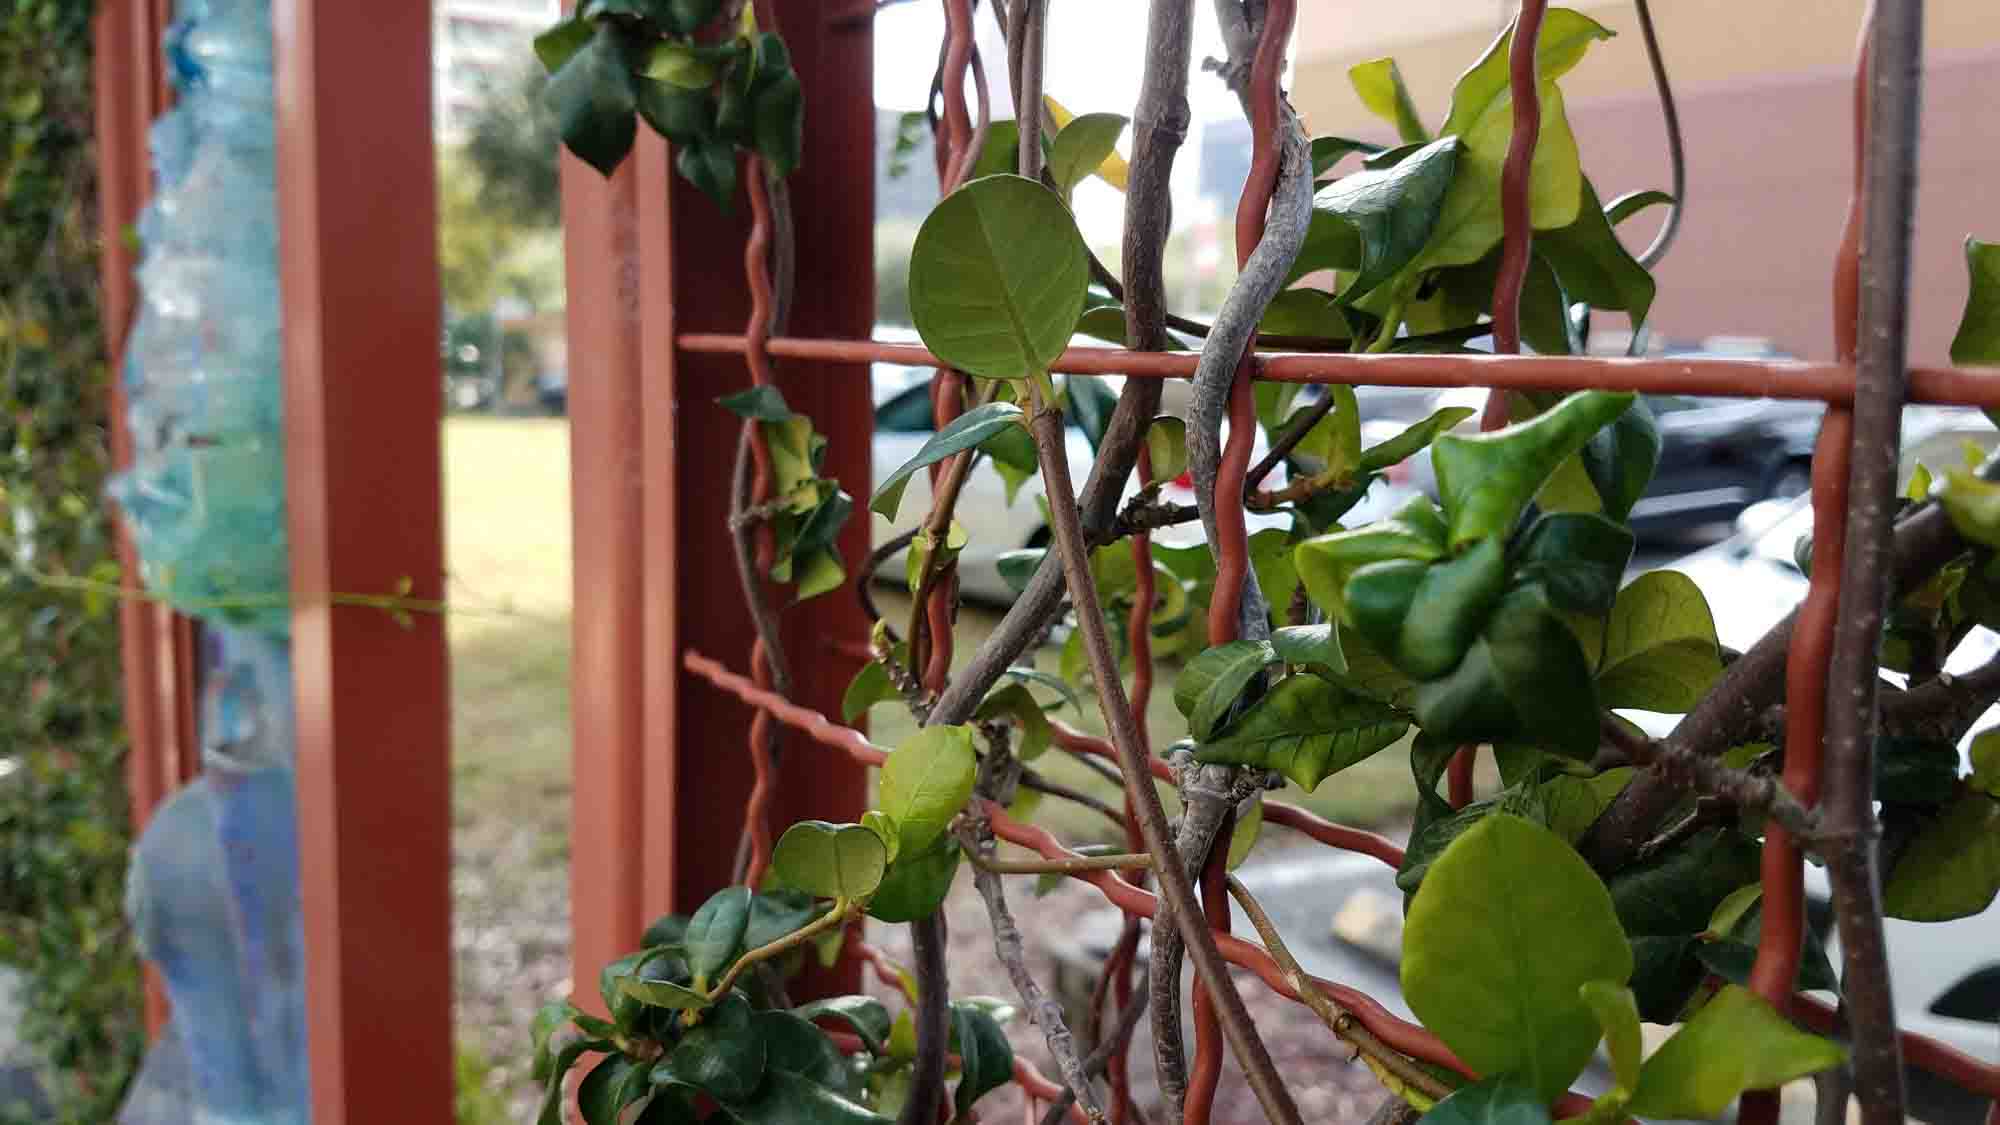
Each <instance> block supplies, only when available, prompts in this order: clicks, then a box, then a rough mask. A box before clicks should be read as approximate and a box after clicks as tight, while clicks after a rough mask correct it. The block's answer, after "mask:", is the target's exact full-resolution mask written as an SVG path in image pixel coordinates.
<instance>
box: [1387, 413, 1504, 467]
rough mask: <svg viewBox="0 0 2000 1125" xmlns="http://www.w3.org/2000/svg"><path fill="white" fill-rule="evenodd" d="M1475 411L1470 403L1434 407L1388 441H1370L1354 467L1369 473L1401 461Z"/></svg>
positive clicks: (1453, 427)
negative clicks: (1429, 412)
mask: <svg viewBox="0 0 2000 1125" xmlns="http://www.w3.org/2000/svg"><path fill="white" fill-rule="evenodd" d="M1476 413H1478V411H1476V410H1474V409H1472V408H1471V407H1469V406H1447V407H1445V408H1444V409H1443V410H1439V411H1436V412H1434V413H1432V414H1431V416H1430V417H1428V418H1426V419H1424V420H1423V421H1421V422H1418V423H1416V424H1414V425H1412V426H1410V427H1409V428H1407V429H1405V430H1404V431H1403V432H1402V433H1400V434H1397V435H1396V436H1395V437H1392V438H1390V439H1389V440H1388V441H1385V442H1382V443H1380V444H1378V445H1371V446H1369V447H1368V448H1367V449H1365V450H1363V451H1362V453H1361V462H1360V464H1359V465H1358V466H1357V468H1359V469H1360V470H1361V471H1362V472H1364V473H1372V472H1377V471H1379V470H1382V469H1386V468H1388V467H1389V466H1391V465H1398V464H1401V463H1402V462H1403V461H1405V460H1407V459H1409V458H1410V457H1411V456H1412V455H1413V454H1415V453H1417V452H1418V451H1419V450H1421V449H1423V448H1424V447H1425V446H1427V445H1429V444H1430V443H1431V442H1433V441H1435V440H1437V436H1438V435H1439V434H1442V433H1446V432H1448V431H1450V430H1452V429H1455V428H1456V427H1457V426H1458V424H1459V423H1460V422H1463V421H1465V420H1466V419H1467V418H1470V417H1472V416H1473V415H1474V414H1476Z"/></svg>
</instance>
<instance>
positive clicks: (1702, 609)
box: [1597, 570, 1722, 712]
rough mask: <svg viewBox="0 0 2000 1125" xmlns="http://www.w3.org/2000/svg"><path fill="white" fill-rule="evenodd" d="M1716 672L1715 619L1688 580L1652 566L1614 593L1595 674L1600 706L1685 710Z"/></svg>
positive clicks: (1719, 661) (1718, 667) (1718, 659)
mask: <svg viewBox="0 0 2000 1125" xmlns="http://www.w3.org/2000/svg"><path fill="white" fill-rule="evenodd" d="M1721 674H1722V650H1721V647H1720V645H1719V644H1718V643H1717V641H1716V639H1715V619H1714V617H1713V616H1712V615H1711V614H1710V613H1709V609H1708V599H1706V598H1704V597H1702V593H1701V588H1700V587H1698V586H1696V585H1695V584H1694V580H1693V579H1691V578H1689V577H1688V576H1687V575H1685V574H1682V573H1680V572H1678V571H1672V570H1655V571H1652V572H1650V573H1647V574H1642V575H1640V576H1639V577H1638V578H1636V579H1634V580H1633V582H1632V584H1631V585H1629V586H1627V587H1625V588H1624V589H1623V590H1620V591H1619V592H1618V600H1617V601H1616V602H1615V603H1614V604H1613V605H1612V607H1611V616H1610V617H1609V619H1607V620H1606V622H1605V627H1604V659H1603V661H1602V663H1601V664H1600V665H1599V668H1598V673H1597V694H1598V699H1599V701H1600V702H1602V703H1603V705H1604V706H1606V707H1637V708H1641V709H1643V710H1647V711H1668V712H1683V711H1686V710H1688V709H1689V708H1691V707H1693V706H1694V705H1695V704H1696V703H1698V702H1700V700H1701V697H1702V696H1703V695H1704V694H1705V693H1707V691H1708V688H1709V686H1710V685H1711V684H1713V683H1714V682H1715V679H1716V677H1717V676H1719V675H1721Z"/></svg>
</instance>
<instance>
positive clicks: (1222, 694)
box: [1174, 641, 1278, 742]
mask: <svg viewBox="0 0 2000 1125" xmlns="http://www.w3.org/2000/svg"><path fill="white" fill-rule="evenodd" d="M1277 659H1278V654H1277V653H1276V652H1275V651H1273V650H1272V648H1271V644H1270V642H1268V641H1231V642H1230V643H1228V644H1226V645H1218V646H1216V647H1215V648H1211V649H1209V650H1207V651H1206V652H1203V653H1202V654H1201V655H1200V656H1197V657H1195V658H1194V659H1193V660H1191V661H1189V662H1188V666H1187V667H1186V668H1184V669H1182V670H1181V674H1180V676H1179V677H1178V678H1177V679H1175V680H1174V706H1175V707H1177V708H1179V709H1180V713H1181V715H1182V716H1183V717H1185V718H1186V719H1187V721H1188V736H1189V737H1191V738H1193V739H1194V740H1195V741H1196V742H1206V741H1208V740H1209V739H1210V738H1211V737H1213V736H1214V734H1215V733H1216V730H1217V728H1218V727H1220V726H1221V725H1222V723H1223V721H1224V720H1225V719H1227V718H1228V717H1229V713H1230V711H1231V709H1232V708H1234V707H1235V706H1236V701H1237V700H1238V699H1241V698H1242V696H1243V690H1244V688H1246V687H1248V686H1249V684H1250V681H1251V680H1253V679H1255V678H1256V677H1257V674H1258V673H1259V672H1262V671H1263V670H1264V669H1265V668H1266V667H1267V666H1269V665H1271V664H1272V663H1275V662H1276V661H1277Z"/></svg>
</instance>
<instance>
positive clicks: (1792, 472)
mask: <svg viewBox="0 0 2000 1125" xmlns="http://www.w3.org/2000/svg"><path fill="white" fill-rule="evenodd" d="M1811 491H1812V463H1811V462H1809V461H1787V462H1785V463H1784V464H1782V465H1780V466H1778V468H1777V471H1775V472H1773V473H1772V474H1771V477H1770V480H1769V481H1768V482H1767V483H1766V484H1765V486H1764V499H1766V500H1790V499H1792V498H1794V497H1797V496H1804V495H1805V494H1806V493H1808V492H1811Z"/></svg>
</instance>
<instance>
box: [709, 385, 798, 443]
mask: <svg viewBox="0 0 2000 1125" xmlns="http://www.w3.org/2000/svg"><path fill="white" fill-rule="evenodd" d="M715 401H716V402H718V403H720V404H721V406H722V408H723V409H724V410H727V411H729V412H730V413H731V414H734V415H736V416H737V417H738V418H750V419H753V420H755V421H759V422H789V421H791V420H792V418H793V417H794V415H793V414H792V408H791V407H789V406H787V405H785V392H783V391H781V390H779V389H778V388H777V387H776V386H775V385H773V384H771V383H759V384H758V385H756V386H754V387H751V388H749V389H747V390H741V391H737V392H736V393H735V394H728V395H723V396H722V397H721V398H719V399H716V400H715ZM811 430H812V427H811V424H810V423H808V424H807V426H806V431H807V432H808V433H810V432H811Z"/></svg>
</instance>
